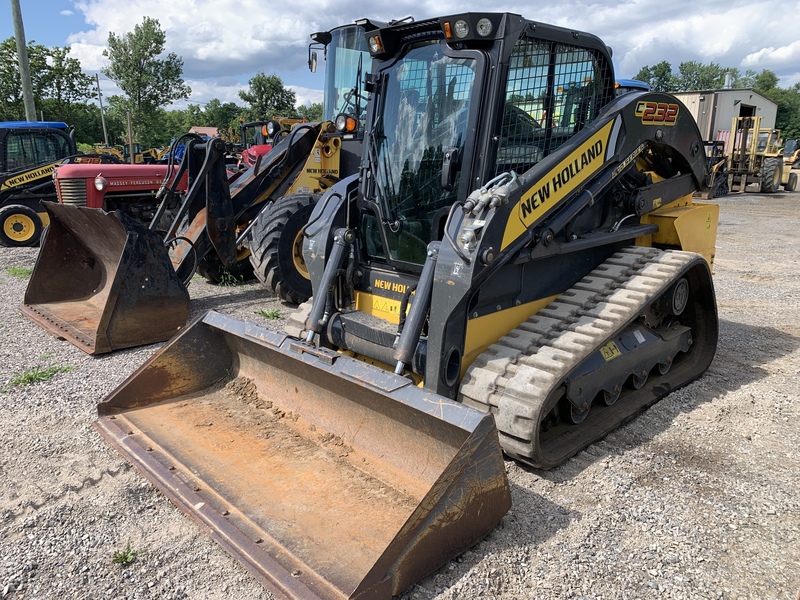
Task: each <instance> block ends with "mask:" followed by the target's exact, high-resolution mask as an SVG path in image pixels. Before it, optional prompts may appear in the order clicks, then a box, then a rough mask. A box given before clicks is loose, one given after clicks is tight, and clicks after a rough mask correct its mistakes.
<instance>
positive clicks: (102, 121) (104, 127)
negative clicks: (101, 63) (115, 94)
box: [95, 74, 108, 148]
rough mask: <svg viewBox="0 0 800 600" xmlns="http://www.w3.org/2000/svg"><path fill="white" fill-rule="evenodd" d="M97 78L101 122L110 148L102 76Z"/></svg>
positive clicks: (97, 75)
mask: <svg viewBox="0 0 800 600" xmlns="http://www.w3.org/2000/svg"><path fill="white" fill-rule="evenodd" d="M95 77H96V78H97V99H98V100H100V122H101V123H102V124H103V137H104V138H105V141H106V148H107V147H108V130H107V129H106V116H105V115H104V114H103V93H102V92H101V91H100V75H99V74H96V75H95Z"/></svg>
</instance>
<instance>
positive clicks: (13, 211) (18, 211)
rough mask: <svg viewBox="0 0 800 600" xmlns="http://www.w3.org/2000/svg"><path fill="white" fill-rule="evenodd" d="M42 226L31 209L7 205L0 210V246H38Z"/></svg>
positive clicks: (21, 205) (23, 206)
mask: <svg viewBox="0 0 800 600" xmlns="http://www.w3.org/2000/svg"><path fill="white" fill-rule="evenodd" d="M43 229H44V225H43V224H42V220H41V219H40V218H39V215H38V214H36V211H35V210H33V209H32V208H29V207H27V206H25V205H23V204H9V205H8V206H4V207H3V208H0V245H2V246H10V247H23V246H38V245H39V240H40V239H41V237H42V230H43Z"/></svg>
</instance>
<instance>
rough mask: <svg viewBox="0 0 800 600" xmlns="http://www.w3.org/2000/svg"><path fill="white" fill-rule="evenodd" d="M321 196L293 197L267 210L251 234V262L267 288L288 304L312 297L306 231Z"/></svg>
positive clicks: (268, 207) (278, 201) (257, 275)
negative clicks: (306, 250)
mask: <svg viewBox="0 0 800 600" xmlns="http://www.w3.org/2000/svg"><path fill="white" fill-rule="evenodd" d="M317 198H318V196H314V195H312V194H293V195H291V196H286V197H285V198H281V199H279V200H277V201H276V202H274V203H273V204H271V205H269V206H267V207H266V208H265V209H264V210H263V211H261V214H260V215H259V216H258V221H257V222H256V224H255V225H254V226H253V229H252V230H251V231H250V262H251V263H252V264H253V268H254V271H255V275H256V277H257V278H258V280H259V281H261V283H263V284H264V285H265V286H266V288H267V289H268V290H269V291H270V292H272V293H273V294H275V295H276V296H277V297H279V298H280V299H282V300H285V301H286V302H290V303H291V304H301V303H302V302H305V301H306V300H308V299H309V298H310V297H311V277H310V276H309V274H308V268H307V267H306V263H305V261H304V260H303V230H304V229H305V226H306V224H307V223H308V220H309V218H310V217H311V213H312V211H313V210H314V205H315V204H316V202H317Z"/></svg>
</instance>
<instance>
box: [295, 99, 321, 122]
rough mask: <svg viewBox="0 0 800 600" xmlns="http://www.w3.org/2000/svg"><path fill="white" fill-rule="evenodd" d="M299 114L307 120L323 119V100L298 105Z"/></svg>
mask: <svg viewBox="0 0 800 600" xmlns="http://www.w3.org/2000/svg"><path fill="white" fill-rule="evenodd" d="M296 110H297V115H298V116H299V117H300V118H301V119H306V120H307V121H321V120H322V102H314V103H313V104H310V105H308V106H306V105H305V104H298V105H297V109H296Z"/></svg>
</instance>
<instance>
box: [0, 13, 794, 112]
mask: <svg viewBox="0 0 800 600" xmlns="http://www.w3.org/2000/svg"><path fill="white" fill-rule="evenodd" d="M20 5H21V9H22V18H23V22H24V27H25V35H26V37H27V38H28V40H35V41H36V42H37V43H40V44H44V45H45V46H70V47H71V56H74V57H75V58H78V59H79V60H80V61H81V65H82V66H83V68H84V70H85V71H86V72H87V74H89V75H94V74H95V73H97V72H98V71H99V69H101V68H102V67H103V66H105V64H106V59H105V58H104V57H103V56H102V51H103V48H104V47H105V43H106V40H107V39H108V33H109V32H110V31H113V32H114V33H116V34H117V35H122V34H124V33H126V32H127V31H130V30H132V29H133V27H134V26H135V25H136V24H137V23H140V22H141V21H142V19H143V17H144V16H150V17H154V18H157V19H158V20H159V22H160V23H161V27H162V29H164V31H165V32H166V33H167V49H168V51H170V52H175V53H176V54H178V55H179V56H181V57H182V58H183V60H184V79H185V80H186V82H187V83H188V84H189V85H190V86H191V88H192V97H191V98H190V100H189V102H191V103H193V104H200V105H203V104H205V103H206V102H208V101H209V100H210V99H212V98H219V99H220V100H222V101H223V102H228V101H230V102H236V103H238V104H241V101H240V100H239V98H238V94H237V92H238V91H239V90H240V89H246V88H247V82H248V80H249V79H250V78H251V77H252V76H253V75H255V74H256V73H258V72H259V71H263V72H265V73H266V74H268V75H269V74H272V73H275V74H277V75H279V76H280V77H281V79H282V80H283V82H284V85H286V86H288V87H291V88H292V89H294V90H295V92H296V94H297V98H298V101H299V102H301V103H309V102H312V101H313V102H318V101H321V99H322V91H321V88H322V74H321V72H320V73H317V74H311V73H309V72H308V69H307V66H306V61H307V53H306V48H307V45H308V42H309V41H310V40H309V37H308V35H309V34H310V33H311V32H313V31H321V30H328V29H331V28H332V27H335V26H336V25H341V24H344V23H351V22H353V21H355V20H356V19H358V18H362V17H369V18H373V19H376V20H390V19H399V18H403V17H406V16H409V15H413V16H414V17H415V18H417V19H421V18H427V17H431V16H436V15H441V14H449V13H456V12H463V11H465V10H472V11H481V10H486V9H487V8H488V7H491V8H490V10H492V11H509V12H516V13H520V14H522V15H523V16H525V17H527V18H530V19H534V20H538V21H542V22H545V23H552V24H555V25H561V26H564V27H570V28H574V29H578V30H582V31H588V32H590V33H593V34H595V35H598V36H599V37H600V38H601V39H603V41H605V42H606V44H608V45H610V46H611V47H612V48H613V50H614V62H615V67H616V70H617V76H618V77H632V76H633V75H635V74H636V72H637V71H638V70H639V68H640V67H642V66H644V65H655V64H657V63H659V62H661V61H662V60H666V61H668V62H670V63H671V65H672V68H673V71H677V68H678V65H679V64H680V63H681V62H682V61H688V60H696V61H699V62H702V63H710V62H715V63H717V64H719V65H721V66H723V67H736V68H738V69H739V70H740V71H741V72H744V71H746V70H747V69H753V70H755V71H761V70H762V69H770V70H773V71H775V72H776V73H777V74H778V76H779V77H780V85H781V86H782V87H789V86H791V85H794V84H795V83H798V82H800V0H793V1H790V2H786V1H778V0H759V2H753V1H752V0H704V1H702V2H697V1H692V2H689V1H687V0H672V1H671V2H669V3H664V2H656V1H654V0H619V1H617V2H605V1H591V0H561V1H560V2H557V3H556V2H542V3H537V4H535V5H534V4H532V3H529V2H522V1H521V0H510V1H506V0H495V1H494V2H491V3H488V2H477V1H475V0H461V1H459V2H456V1H455V0H415V1H411V0H394V1H392V2H388V1H387V0H373V1H372V2H371V3H369V4H366V3H364V2H361V1H359V0H336V1H335V2H334V1H333V0H315V1H314V2H310V1H309V2H304V3H301V4H298V3H296V2H292V3H289V2H284V3H280V2H276V0H270V1H266V0H172V1H171V2H164V1H163V0H20ZM0 6H2V8H0V36H2V37H0V39H6V38H8V37H11V36H13V35H14V30H13V22H12V19H11V5H10V2H4V3H0ZM100 81H101V87H102V89H103V94H104V95H106V96H108V95H111V94H113V93H116V91H117V90H116V89H115V87H114V85H113V83H112V82H110V81H107V80H104V78H103V76H102V75H101V80H100ZM183 106H185V103H182V105H179V106H178V107H183Z"/></svg>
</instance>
